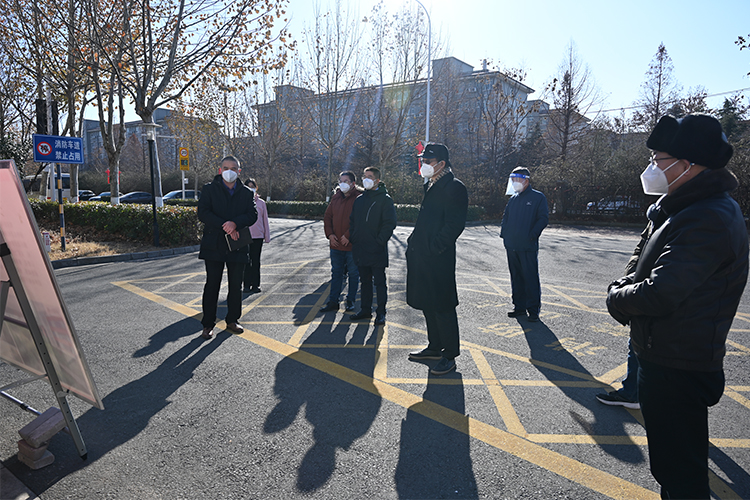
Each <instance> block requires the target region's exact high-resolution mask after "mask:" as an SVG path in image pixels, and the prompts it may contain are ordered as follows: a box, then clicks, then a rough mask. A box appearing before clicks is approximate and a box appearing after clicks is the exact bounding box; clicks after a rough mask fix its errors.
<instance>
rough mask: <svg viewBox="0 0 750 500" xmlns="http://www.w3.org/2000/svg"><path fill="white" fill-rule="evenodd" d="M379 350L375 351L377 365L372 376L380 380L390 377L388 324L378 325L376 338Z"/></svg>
mask: <svg viewBox="0 0 750 500" xmlns="http://www.w3.org/2000/svg"><path fill="white" fill-rule="evenodd" d="M375 344H376V345H377V346H378V350H377V351H375V366H374V368H373V370H372V376H373V377H374V378H376V379H379V380H385V379H387V378H388V324H385V325H383V326H379V327H378V336H377V337H376V339H375Z"/></svg>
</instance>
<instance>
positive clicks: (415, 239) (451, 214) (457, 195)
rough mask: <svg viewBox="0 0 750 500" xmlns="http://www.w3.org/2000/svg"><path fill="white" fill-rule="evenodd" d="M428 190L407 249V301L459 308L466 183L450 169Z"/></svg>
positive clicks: (413, 304) (418, 305) (431, 307)
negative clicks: (459, 251) (459, 244)
mask: <svg viewBox="0 0 750 500" xmlns="http://www.w3.org/2000/svg"><path fill="white" fill-rule="evenodd" d="M424 189H425V194H424V199H423V200H422V206H421V207H420V209H419V215H418V216H417V223H416V224H415V226H414V231H412V233H411V235H410V236H409V239H408V240H407V249H406V301H407V303H408V304H409V305H410V306H411V307H413V308H415V309H422V310H425V309H427V310H440V309H447V308H455V307H456V306H457V305H458V291H457V290H456V240H457V239H458V237H459V236H460V235H461V233H462V232H463V230H464V227H465V226H466V212H467V210H468V207H469V195H468V193H467V191H466V186H464V185H463V183H462V182H461V181H459V180H458V179H456V178H455V177H454V175H453V172H447V173H446V174H445V175H443V177H441V178H440V179H439V180H438V181H437V182H435V184H433V186H432V187H431V188H429V189H428V185H427V184H425V186H424Z"/></svg>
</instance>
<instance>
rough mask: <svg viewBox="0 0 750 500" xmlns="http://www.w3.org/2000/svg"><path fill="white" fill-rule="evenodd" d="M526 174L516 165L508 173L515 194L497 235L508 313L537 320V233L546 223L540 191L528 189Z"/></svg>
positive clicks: (539, 300)
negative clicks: (509, 293)
mask: <svg viewBox="0 0 750 500" xmlns="http://www.w3.org/2000/svg"><path fill="white" fill-rule="evenodd" d="M530 177H531V175H530V174H529V170H528V169H527V168H525V167H516V168H515V169H513V172H511V174H510V184H511V186H512V188H513V191H514V192H515V194H514V195H513V196H511V197H510V200H508V204H507V205H506V206H505V212H504V213H503V222H502V227H501V229H500V237H501V238H502V239H503V244H504V245H505V252H506V254H507V256H508V268H509V269H510V285H511V291H512V295H513V310H512V311H509V312H508V316H510V317H511V318H516V317H518V316H526V313H527V312H528V313H529V321H539V310H540V309H541V306H542V287H541V285H540V283H539V236H540V235H541V234H542V230H543V229H544V228H545V227H547V222H549V209H548V208H547V198H546V197H545V196H544V194H542V193H541V192H540V191H537V190H536V189H531V186H530V185H529V181H530Z"/></svg>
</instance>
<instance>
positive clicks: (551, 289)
mask: <svg viewBox="0 0 750 500" xmlns="http://www.w3.org/2000/svg"><path fill="white" fill-rule="evenodd" d="M544 288H546V289H547V290H549V291H551V292H553V293H555V294H556V295H558V296H560V297H562V298H563V299H565V300H567V301H568V302H571V303H573V304H575V305H577V306H578V307H579V308H581V309H583V310H584V311H587V312H592V311H593V309H591V308H590V307H589V306H587V305H586V304H584V303H583V302H581V301H578V300H576V299H574V298H573V297H571V296H570V295H567V294H565V293H562V292H561V291H560V290H558V289H557V288H555V287H553V286H549V285H546V286H545V287H544Z"/></svg>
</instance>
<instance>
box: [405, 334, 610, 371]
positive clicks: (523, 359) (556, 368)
mask: <svg viewBox="0 0 750 500" xmlns="http://www.w3.org/2000/svg"><path fill="white" fill-rule="evenodd" d="M390 325H391V326H392V327H394V328H401V329H404V330H407V331H412V332H416V333H421V334H423V335H427V332H426V331H425V330H422V329H419V328H414V327H411V326H407V325H400V324H398V323H390ZM461 345H462V346H463V347H465V348H467V349H479V350H480V351H483V352H489V353H492V354H497V355H499V356H503V357H506V358H509V359H514V360H516V361H521V362H523V363H530V364H532V365H534V366H541V367H542V368H547V369H550V370H554V371H557V372H560V373H565V374H566V375H572V376H574V377H577V378H581V379H584V380H589V381H592V382H598V381H599V380H598V379H596V378H594V377H593V376H592V375H591V374H589V373H583V372H579V371H575V370H570V369H568V368H563V367H561V366H557V365H553V364H551V363H546V362H544V361H537V360H535V359H531V358H527V357H524V356H519V355H517V354H512V353H509V352H505V351H501V350H499V349H492V348H491V347H485V346H483V345H479V344H474V343H472V342H467V341H464V340H462V341H461Z"/></svg>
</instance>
